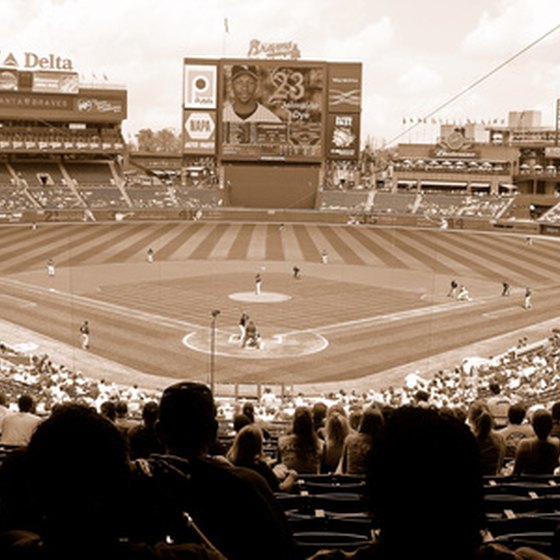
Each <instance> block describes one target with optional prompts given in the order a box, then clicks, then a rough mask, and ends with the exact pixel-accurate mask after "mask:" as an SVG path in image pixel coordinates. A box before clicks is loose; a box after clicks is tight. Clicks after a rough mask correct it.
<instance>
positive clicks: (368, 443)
mask: <svg viewBox="0 0 560 560" xmlns="http://www.w3.org/2000/svg"><path fill="white" fill-rule="evenodd" d="M384 424H385V420H384V418H383V415H382V414H381V412H380V411H379V410H377V409H376V408H372V407H370V408H368V409H367V410H366V411H365V412H364V415H363V418H362V421H361V423H360V428H359V431H358V433H357V434H350V435H348V436H347V437H346V439H345V440H344V448H343V450H342V457H341V460H340V464H339V467H338V471H339V472H341V473H345V474H358V475H362V474H365V473H366V466H367V457H368V454H369V453H370V451H371V449H372V448H373V447H374V446H375V443H376V441H377V439H378V438H379V436H380V435H381V431H382V429H383V426H384Z"/></svg>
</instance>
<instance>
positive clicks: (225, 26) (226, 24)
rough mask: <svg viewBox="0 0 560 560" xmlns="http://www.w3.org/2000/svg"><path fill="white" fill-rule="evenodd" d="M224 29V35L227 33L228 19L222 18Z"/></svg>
mask: <svg viewBox="0 0 560 560" xmlns="http://www.w3.org/2000/svg"><path fill="white" fill-rule="evenodd" d="M224 29H225V31H226V33H229V21H228V18H224Z"/></svg>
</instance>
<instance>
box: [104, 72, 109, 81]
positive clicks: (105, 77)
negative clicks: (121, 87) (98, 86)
mask: <svg viewBox="0 0 560 560" xmlns="http://www.w3.org/2000/svg"><path fill="white" fill-rule="evenodd" d="M103 79H104V80H105V81H106V82H108V81H109V78H107V74H103Z"/></svg>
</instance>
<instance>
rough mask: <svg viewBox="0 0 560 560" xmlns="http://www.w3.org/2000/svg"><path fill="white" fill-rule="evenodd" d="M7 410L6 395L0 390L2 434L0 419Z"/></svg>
mask: <svg viewBox="0 0 560 560" xmlns="http://www.w3.org/2000/svg"><path fill="white" fill-rule="evenodd" d="M9 411H10V409H9V408H8V397H6V393H3V392H1V391H0V435H1V434H2V420H4V416H6V414H8V412H9Z"/></svg>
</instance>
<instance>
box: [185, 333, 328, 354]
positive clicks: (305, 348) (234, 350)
mask: <svg viewBox="0 0 560 560" xmlns="http://www.w3.org/2000/svg"><path fill="white" fill-rule="evenodd" d="M183 344H184V345H185V346H186V347H187V348H189V349H190V350H194V351H195V352H200V353H203V354H209V353H210V347H211V340H210V332H209V331H208V329H201V330H199V331H194V332H191V333H189V334H187V335H186V336H185V337H183ZM328 345H329V341H328V340H327V339H326V338H325V337H324V336H322V335H320V334H317V333H314V332H310V331H301V332H293V331H292V332H290V333H287V334H271V335H266V334H265V335H264V336H262V348H260V349H258V348H253V347H251V348H250V347H246V348H243V347H242V344H241V340H240V337H239V335H238V334H232V333H231V332H228V331H224V330H216V336H215V346H214V348H215V355H216V356H225V357H230V358H247V359H252V360H256V359H258V360H266V359H279V358H297V357H301V356H308V355H310V354H316V353H317V352H322V351H323V350H325V348H327V347H328Z"/></svg>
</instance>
